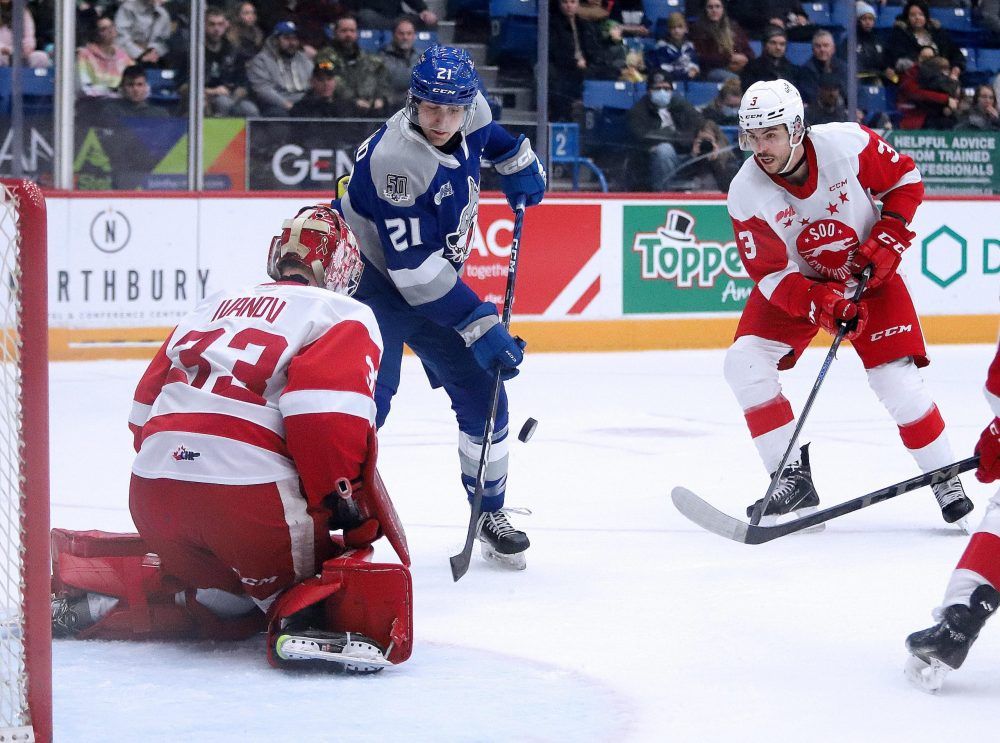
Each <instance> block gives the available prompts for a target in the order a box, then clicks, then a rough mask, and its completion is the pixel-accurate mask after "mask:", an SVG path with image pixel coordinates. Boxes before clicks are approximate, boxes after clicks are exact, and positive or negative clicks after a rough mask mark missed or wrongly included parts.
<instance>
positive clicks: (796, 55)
mask: <svg viewBox="0 0 1000 743" xmlns="http://www.w3.org/2000/svg"><path fill="white" fill-rule="evenodd" d="M812 55H813V47H812V44H811V43H810V42H808V41H789V42H788V49H786V50H785V56H786V57H788V61H789V62H791V63H792V64H797V65H801V64H805V63H806V62H808V61H809V58H810V57H811V56H812Z"/></svg>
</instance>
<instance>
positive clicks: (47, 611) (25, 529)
mask: <svg viewBox="0 0 1000 743" xmlns="http://www.w3.org/2000/svg"><path fill="white" fill-rule="evenodd" d="M0 183H3V185H4V186H6V188H7V190H8V191H10V193H11V194H13V196H14V198H15V202H16V210H17V234H18V236H19V237H20V243H21V244H20V248H19V250H18V264H19V266H20V269H21V271H20V281H19V282H18V283H17V287H16V289H17V292H18V294H19V298H20V302H21V313H20V316H19V318H18V325H19V327H18V336H19V339H20V343H21V348H20V354H19V364H20V377H21V411H22V422H21V442H22V445H23V449H22V457H21V458H20V472H19V476H20V478H21V483H22V490H21V518H22V525H21V534H22V540H23V547H24V562H23V566H22V582H23V585H24V586H25V589H24V593H23V596H22V602H23V604H22V605H23V611H24V642H23V644H24V654H25V666H26V671H27V701H28V715H29V719H30V721H31V727H32V728H33V730H34V734H35V740H36V741H43V742H44V743H48V742H49V741H51V740H52V609H51V582H50V581H51V579H50V570H49V366H48V365H49V359H48V347H49V341H48V313H49V308H48V261H47V237H46V236H47V228H46V211H45V198H44V197H43V195H42V192H41V189H39V187H38V185H37V184H35V183H33V182H32V181H28V180H17V179H7V178H3V179H0Z"/></svg>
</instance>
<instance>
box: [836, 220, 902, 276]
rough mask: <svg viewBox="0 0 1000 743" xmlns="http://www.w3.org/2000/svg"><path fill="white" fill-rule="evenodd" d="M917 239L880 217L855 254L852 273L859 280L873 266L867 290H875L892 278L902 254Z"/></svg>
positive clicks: (891, 221) (893, 222)
mask: <svg viewBox="0 0 1000 743" xmlns="http://www.w3.org/2000/svg"><path fill="white" fill-rule="evenodd" d="M916 236H917V235H916V233H915V232H910V230H908V229H907V227H906V225H905V224H903V223H902V222H901V221H900V220H898V219H896V218H895V217H882V219H880V220H879V221H878V222H876V223H875V226H874V227H872V231H871V232H870V233H868V239H867V240H865V241H864V242H863V243H861V245H860V246H859V247H858V249H857V251H856V252H855V253H854V257H853V258H852V259H851V273H853V274H854V275H855V276H860V275H861V272H862V271H864V270H865V268H866V267H867V266H868V265H872V266H874V267H875V269H874V271H873V272H872V277H871V279H869V280H868V288H869V289H876V288H878V287H879V286H881V285H882V284H884V283H886V282H887V281H888V280H889V279H891V278H892V277H893V276H894V275H895V273H896V269H897V268H899V262H900V261H901V260H902V258H903V251H904V250H906V249H907V248H908V247H910V242H911V241H912V240H913V238H914V237H916Z"/></svg>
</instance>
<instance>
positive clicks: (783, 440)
mask: <svg viewBox="0 0 1000 743" xmlns="http://www.w3.org/2000/svg"><path fill="white" fill-rule="evenodd" d="M790 350H792V347H791V346H789V345H788V344H787V343H780V342H778V341H771V340H767V339H766V338H760V337H758V336H754V335H744V336H741V337H740V338H737V339H736V341H735V342H734V343H733V345H732V346H730V347H729V350H728V351H726V359H725V362H724V364H723V373H724V374H725V377H726V382H727V383H728V384H729V387H730V388H731V389H732V391H733V394H734V395H736V400H737V402H738V403H739V404H740V407H741V408H743V416H744V417H745V418H746V422H747V428H749V429H750V436H751V437H752V438H753V443H754V445H755V446H756V447H757V453H758V454H760V458H761V461H762V462H763V463H764V468H765V469H766V470H767V472H768V474H770V473H773V472H774V471H775V470H776V469H778V465H779V464H780V463H781V457H782V455H783V454H784V453H785V449H787V448H788V441H789V439H790V438H791V436H792V432H793V431H794V430H795V415H794V414H793V413H792V406H791V404H790V403H789V402H788V400H786V399H785V396H784V395H782V394H781V383H780V382H779V381H778V361H779V360H781V358H782V357H783V356H785V355H787V354H788V352H789V351H790ZM797 456H798V455H797V453H793V454H792V456H791V458H790V461H791V462H794V461H795V460H796V459H797Z"/></svg>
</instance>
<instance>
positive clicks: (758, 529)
mask: <svg viewBox="0 0 1000 743" xmlns="http://www.w3.org/2000/svg"><path fill="white" fill-rule="evenodd" d="M978 465H979V457H978V456H974V457H969V458H968V459H963V460H961V461H958V462H955V463H954V464H948V465H945V466H944V467H940V468H938V469H936V470H931V471H930V472H925V473H924V474H922V475H918V476H917V477H911V478H910V479H909V480H903V481H902V482H897V483H896V484H895V485H888V486H886V487H884V488H880V489H878V490H875V491H872V492H871V493H868V494H867V495H862V496H861V497H859V498H854V499H852V500H849V501H845V502H844V503H841V504H840V505H837V506H831V507H830V508H826V509H824V510H822V511H817V512H816V513H811V514H809V515H808V516H803V517H802V518H800V519H795V520H794V521H786V522H785V523H783V524H775V525H774V526H759V525H755V524H748V523H746V522H745V521H741V520H739V519H736V518H733V517H732V516H729V515H727V514H724V513H722V511H719V510H717V509H716V508H714V507H713V506H711V505H710V504H709V503H707V502H706V501H705V500H703V499H702V498H699V497H698V496H697V495H695V494H694V493H692V492H691V491H690V490H688V489H687V488H681V487H676V488H674V489H673V491H672V492H671V494H670V498H671V500H673V502H674V505H675V506H676V507H677V510H678V511H680V512H681V514H683V515H684V516H685V517H686V518H688V519H689V520H691V521H693V522H694V523H696V524H697V525H698V526H700V527H702V528H703V529H706V530H707V531H710V532H712V533H713V534H718V535H719V536H720V537H726V539H732V540H733V541H734V542H742V543H743V544H763V543H764V542H770V541H771V540H772V539H777V538H778V537H783V536H785V535H786V534H794V533H795V532H797V531H802V530H803V529H808V528H809V527H810V526H816V524H822V523H823V522H825V521H829V520H830V519H835V518H837V517H838V516H843V515H844V514H847V513H851V512H853V511H860V510H861V509H862V508H868V506H874V505H875V504H876V503H881V502H882V501H886V500H889V499H890V498H895V497H896V496H897V495H902V494H903V493H908V492H910V491H911V490H917V489H919V488H923V487H926V486H928V485H936V484H937V483H939V482H946V481H948V480H950V479H951V478H953V477H956V476H957V475H959V474H961V473H962V472H968V471H969V470H971V469H975V468H976V467H977V466H978Z"/></svg>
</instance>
